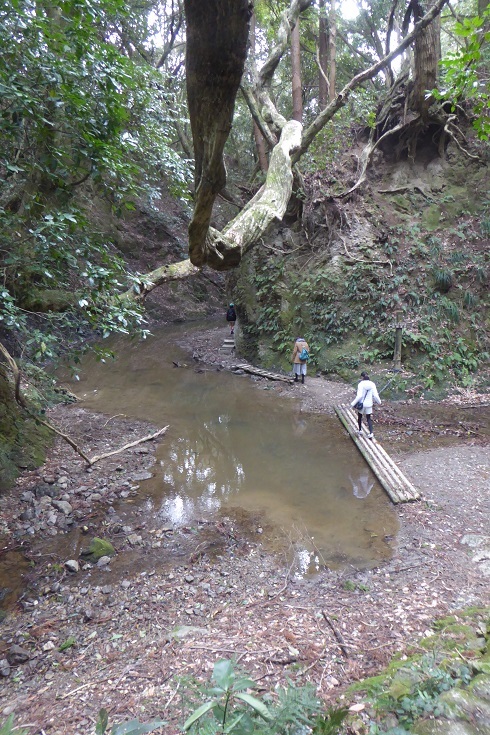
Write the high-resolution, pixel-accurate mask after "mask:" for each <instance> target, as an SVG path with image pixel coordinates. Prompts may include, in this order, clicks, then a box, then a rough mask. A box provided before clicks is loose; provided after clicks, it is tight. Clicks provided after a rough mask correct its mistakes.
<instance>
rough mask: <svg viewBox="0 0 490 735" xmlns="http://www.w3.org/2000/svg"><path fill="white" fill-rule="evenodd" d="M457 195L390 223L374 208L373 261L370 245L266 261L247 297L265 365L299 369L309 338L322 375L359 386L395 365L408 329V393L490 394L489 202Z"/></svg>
mask: <svg viewBox="0 0 490 735" xmlns="http://www.w3.org/2000/svg"><path fill="white" fill-rule="evenodd" d="M453 189H454V187H453ZM453 189H450V188H449V187H448V188H447V190H446V193H444V194H441V195H440V197H439V200H437V201H434V202H432V203H431V204H430V206H429V205H427V206H425V207H424V206H423V201H424V200H423V198H422V197H421V195H418V199H417V196H416V195H415V194H413V193H411V195H410V196H411V199H410V201H409V202H408V205H409V206H408V208H407V211H406V212H405V211H401V210H400V211H398V210H397V208H396V207H394V212H395V214H394V216H393V219H392V221H391V223H390V224H387V223H386V222H385V221H384V220H383V217H385V215H386V212H385V211H384V210H382V209H381V208H380V207H379V206H375V205H374V204H373V203H371V208H369V206H368V205H367V204H366V203H364V206H365V214H366V217H367V219H368V220H369V222H370V224H371V226H373V227H374V226H376V229H377V231H379V233H380V234H379V240H378V242H376V243H375V250H374V252H373V248H372V246H371V247H368V246H367V245H366V244H362V243H357V245H356V244H355V243H352V244H349V248H350V249H349V251H348V252H349V253H351V255H352V253H355V255H352V257H347V256H346V257H340V258H339V257H338V258H336V259H335V260H333V259H332V258H331V257H330V255H329V253H328V252H327V253H326V252H325V251H323V250H321V249H319V250H318V251H317V252H315V253H312V252H309V251H308V250H307V249H306V248H305V249H303V248H299V251H298V252H297V253H296V254H295V255H291V256H289V257H288V258H284V257H283V256H281V255H278V254H275V253H271V252H270V251H263V250H262V251H257V252H255V253H254V254H253V256H252V257H251V258H250V259H249V262H248V263H247V265H246V269H245V268H244V276H245V271H246V277H244V278H242V279H240V278H239V279H238V283H237V300H238V301H241V302H243V304H244V308H245V312H246V318H245V320H244V321H245V322H246V324H245V329H246V331H247V333H248V335H249V339H250V338H251V339H255V341H256V343H257V344H258V345H259V347H258V356H259V358H260V360H261V363H262V364H264V365H266V366H268V367H275V368H280V369H283V370H289V369H290V365H289V357H290V351H291V345H292V341H293V340H294V338H295V337H297V336H299V335H301V336H303V337H305V339H306V340H307V341H308V343H309V344H310V347H311V363H310V366H311V369H314V370H316V371H319V372H320V373H322V374H325V375H330V376H334V377H335V376H338V377H340V378H342V379H344V380H350V379H351V378H352V376H353V375H356V376H357V374H358V372H359V368H360V367H361V366H362V367H366V366H370V365H375V364H376V365H377V364H386V365H392V364H393V353H394V346H395V327H396V325H397V324H401V326H402V330H403V331H402V364H403V368H404V373H405V377H404V379H405V381H406V385H404V386H400V395H401V394H402V392H403V390H404V389H405V388H407V387H408V388H410V387H413V386H415V385H417V384H420V385H421V386H422V388H423V389H424V390H425V391H429V392H433V395H434V397H439V396H440V388H441V386H443V387H444V386H445V384H447V383H448V382H449V383H450V384H457V385H460V386H462V387H472V388H476V387H479V386H480V387H481V385H482V384H483V383H484V382H485V380H488V378H487V377H485V375H486V372H485V371H486V369H487V368H488V365H489V363H490V311H489V297H488V293H489V292H488V280H489V275H490V259H489V253H488V232H489V230H490V228H489V225H488V222H490V201H483V202H481V201H480V202H475V201H471V202H469V201H468V200H469V195H468V191H464V192H463V191H459V189H458V191H456V190H455V189H454V191H453ZM487 198H488V196H487ZM412 199H413V201H412ZM417 207H418V208H419V210H420V211H419V213H418V214H417V211H416V210H417ZM429 209H431V210H432V209H434V210H437V212H438V215H439V220H440V221H438V223H437V226H434V223H432V224H431V225H429V224H428V222H427V216H428V214H427V210H429ZM414 210H415V211H414ZM424 213H425V215H426V216H425V217H424V216H422V214H424ZM252 281H253V285H251V282H252Z"/></svg>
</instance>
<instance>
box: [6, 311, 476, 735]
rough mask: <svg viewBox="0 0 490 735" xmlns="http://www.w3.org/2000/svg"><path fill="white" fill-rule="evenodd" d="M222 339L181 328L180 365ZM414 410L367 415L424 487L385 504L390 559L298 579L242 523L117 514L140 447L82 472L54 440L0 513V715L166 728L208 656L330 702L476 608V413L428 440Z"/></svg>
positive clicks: (94, 441) (261, 385) (86, 421)
mask: <svg viewBox="0 0 490 735" xmlns="http://www.w3.org/2000/svg"><path fill="white" fill-rule="evenodd" d="M224 336H226V327H224V328H223V327H221V326H217V327H216V328H215V329H213V330H209V331H208V332H206V333H200V334H194V333H189V334H188V335H187V336H186V337H185V338H184V339H183V342H184V344H185V346H186V348H187V349H189V350H190V352H191V353H192V354H193V357H194V359H193V360H192V367H190V368H186V369H197V370H208V369H211V370H216V369H218V370H221V369H225V368H226V367H227V366H230V365H231V364H232V363H233V362H234V360H233V358H232V357H227V356H225V355H222V354H220V353H219V346H220V344H221V342H222V340H223V338H224ZM176 369H178V368H176ZM237 379H239V378H237ZM240 379H244V380H252V381H254V383H255V384H256V386H257V389H258V390H260V389H265V388H267V389H268V390H271V389H272V390H274V391H277V394H278V395H282V394H283V393H284V394H289V392H290V391H293V390H294V391H297V392H298V393H300V395H301V396H302V410H304V411H331V410H332V408H331V407H332V405H333V404H334V403H340V402H346V401H347V400H349V399H350V397H351V395H352V389H351V388H350V387H349V386H344V385H342V384H338V383H330V382H328V381H325V380H322V379H320V378H311V377H308V378H307V382H306V385H305V386H284V385H283V384H277V385H272V386H271V384H267V383H266V382H265V381H263V380H260V379H254V378H245V377H243V378H240ZM471 400H472V401H473V402H475V401H476V400H478V401H480V402H481V403H483V402H485V401H484V397H478V398H477V397H474V396H472V397H471ZM422 408H423V407H421V405H420V403H419V402H416V401H413V402H407V404H406V405H405V406H404V407H403V410H400V406H396V407H394V406H390V405H384V406H383V410H382V412H380V413H379V415H378V422H377V428H376V435H377V436H378V438H379V440H380V441H382V442H383V445H384V446H385V447H386V449H387V450H388V451H389V452H391V453H392V454H393V456H396V458H397V460H398V461H399V463H400V466H401V468H402V469H403V471H404V472H406V474H407V475H408V476H409V477H410V479H411V480H412V481H413V482H414V483H415V484H416V486H417V487H418V488H419V489H420V490H421V491H422V493H423V500H422V501H421V502H419V503H415V504H412V505H408V506H403V507H400V508H398V509H397V513H398V516H399V519H400V526H401V530H400V533H399V535H398V537H397V538H396V539H393V540H392V542H391V543H392V550H393V556H392V559H391V560H390V561H389V562H387V563H385V564H383V565H380V566H378V567H377V568H375V569H372V570H370V571H363V572H358V571H355V570H353V569H346V570H343V571H332V570H324V571H323V572H321V573H320V574H318V575H317V576H315V577H312V578H307V579H303V578H301V577H298V576H296V575H295V569H294V566H290V565H289V563H286V560H285V558H278V557H276V556H272V555H269V554H266V553H265V552H264V549H263V545H262V543H261V538H262V537H263V535H264V534H267V531H268V529H267V528H266V527H265V528H264V527H263V524H262V521H261V519H260V518H254V517H253V515H250V514H249V515H248V516H247V517H246V518H244V517H229V516H228V517H221V518H220V519H219V520H217V521H216V522H214V523H213V524H209V523H205V522H203V520H202V519H199V518H196V519H194V520H193V522H192V524H190V525H189V526H188V527H184V528H180V529H178V530H177V529H174V528H172V526H171V524H168V525H166V526H163V527H161V528H160V529H159V530H158V531H157V532H154V531H153V529H151V527H150V524H149V522H148V521H149V519H148V518H147V517H146V516H145V512H144V508H141V509H140V510H138V511H137V512H132V511H131V504H132V500H133V499H134V498H135V497H137V494H138V490H139V487H138V482H139V480H141V479H143V478H144V477H145V476H146V475H145V473H147V472H151V471H152V466H153V462H154V453H155V442H147V443H144V444H141V445H138V446H136V447H133V448H131V449H129V450H126V451H125V452H124V453H122V454H119V455H115V456H114V457H111V458H109V459H106V460H103V461H102V462H100V463H97V464H95V465H94V466H93V468H92V469H91V470H90V471H88V472H87V470H86V466H85V463H84V462H83V460H81V459H80V458H79V457H77V455H75V454H74V453H73V450H72V449H71V448H70V447H68V445H66V444H65V443H62V442H61V440H60V441H58V442H57V444H56V447H55V448H54V450H53V452H52V453H51V455H50V457H49V459H48V462H47V463H46V465H45V466H44V467H43V468H42V469H41V470H40V471H39V472H32V473H26V474H25V475H24V476H23V477H22V478H20V480H19V482H18V485H17V488H16V490H15V493H12V494H10V495H8V496H3V497H2V498H1V501H0V502H1V512H2V529H3V530H2V543H1V546H2V547H3V548H4V549H5V548H10V549H14V548H15V550H16V553H19V552H22V554H23V555H24V556H25V558H26V559H27V564H28V567H27V568H26V572H25V573H26V575H27V578H28V581H29V589H28V592H27V593H25V594H24V596H23V598H22V599H21V600H20V601H19V602H18V603H17V604H16V605H15V607H14V608H12V609H10V610H9V612H8V614H7V616H6V618H5V620H4V621H3V622H2V623H1V627H0V635H1V641H0V661H1V663H0V673H1V675H2V686H1V692H0V712H1V713H2V717H4V716H5V715H7V714H9V713H10V712H15V714H16V722H18V723H22V722H29V723H32V724H33V728H32V732H36V733H38V732H39V733H40V732H41V731H44V732H45V733H46V735H48V734H49V735H54V734H55V733H56V734H57V735H61V734H63V735H65V734H66V735H68V733H70V734H72V733H73V734H75V733H80V735H81V734H82V733H84V735H86V733H87V732H88V731H90V727H91V726H92V725H93V723H94V721H95V719H96V717H97V712H98V710H99V709H100V707H102V706H103V707H106V709H107V710H108V711H109V713H110V721H111V722H113V721H121V720H123V719H124V718H131V717H138V718H140V719H142V720H147V719H150V718H151V717H152V716H156V715H159V716H162V717H163V718H164V719H165V720H167V721H168V722H169V723H171V725H170V726H169V728H168V732H175V724H176V723H178V722H180V723H181V722H182V721H183V719H184V714H185V713H184V712H183V711H182V703H181V699H180V696H181V692H180V690H179V685H178V681H177V677H178V676H182V675H193V676H197V677H198V678H201V677H205V678H207V677H208V676H209V673H210V671H211V669H212V665H213V663H214V661H215V660H216V659H217V658H221V657H225V658H227V657H232V656H235V657H236V658H237V659H238V660H239V661H240V664H241V665H242V666H243V667H244V668H245V669H246V670H247V671H248V672H250V674H251V675H252V677H253V678H257V679H258V678H260V681H261V686H263V687H264V688H265V689H268V688H269V687H272V686H273V685H274V684H275V683H276V682H280V681H285V680H286V679H291V680H293V681H294V682H295V683H297V684H303V683H306V682H307V681H310V682H313V683H314V684H315V686H317V687H318V691H319V692H320V693H321V695H322V696H324V697H325V699H327V700H329V701H332V700H334V699H337V698H339V697H342V693H343V691H344V690H345V688H346V685H347V684H348V683H350V682H352V681H354V680H356V679H358V678H360V677H364V676H366V675H369V674H373V673H375V672H376V671H377V670H378V669H379V668H380V667H381V666H382V665H383V664H384V663H385V662H386V661H387V660H388V659H389V658H390V657H391V656H392V654H393V653H394V652H395V651H403V650H405V649H406V647H407V646H408V645H411V644H413V645H417V642H418V641H419V640H420V639H421V638H422V637H424V636H426V635H427V633H428V632H429V633H430V626H431V622H432V620H433V619H434V618H436V617H438V616H441V615H444V614H446V613H448V612H450V611H453V610H455V609H458V608H461V607H463V606H466V605H475V606H478V605H488V604H489V599H488V588H489V579H490V577H489V574H490V568H489V566H490V564H489V557H490V551H489V549H488V546H489V543H490V542H489V541H488V535H489V530H488V517H489V516H490V508H489V499H490V469H489V466H488V422H489V416H488V408H481V409H480V413H479V414H478V416H479V423H478V425H477V422H476V421H475V420H474V419H472V423H471V427H472V428H468V426H469V424H468V419H467V418H464V419H462V421H465V422H466V427H467V428H466V429H464V428H461V426H459V425H458V424H457V423H455V422H454V421H452V422H451V424H452V425H450V426H448V427H442V428H441V427H439V428H435V427H434V422H433V421H429V420H428V419H427V418H426V417H425V416H424V415H423V413H424V412H423V411H422ZM424 411H425V408H424ZM461 412H466V409H463V408H462V409H461ZM465 415H466V413H465ZM390 416H392V417H393V421H392V422H391V423H390ZM405 417H406V424H400V419H401V418H405ZM51 418H52V420H53V421H54V422H56V423H57V425H58V426H60V427H61V428H62V429H63V431H65V432H66V433H68V434H70V436H72V437H73V438H75V440H76V441H77V442H80V444H81V445H83V447H84V449H85V450H87V452H88V453H89V454H90V455H92V454H98V453H102V452H104V451H109V450H110V449H113V448H115V447H117V446H121V445H123V444H126V443H129V442H131V441H134V440H135V439H136V438H138V437H141V436H144V435H146V434H148V433H150V432H151V431H152V430H154V429H156V428H159V427H154V426H150V425H146V424H145V423H144V422H141V421H140V422H135V421H128V420H126V419H124V418H122V417H120V416H115V417H107V416H102V415H100V414H96V413H92V412H88V411H86V410H84V408H83V406H81V405H79V404H78V405H73V406H58V407H57V408H56V409H54V410H53V411H52V412H51ZM407 432H412V433H411V434H408V433H407ZM163 441H165V439H163ZM441 442H442V444H443V445H442V446H441ZM421 446H423V449H421V448H420V447H421ZM63 504H67V505H63ZM68 506H70V507H68ZM26 511H27V515H26ZM29 511H30V512H29ZM22 516H23V517H22ZM29 529H31V530H29ZM150 530H152V531H153V532H151V533H150ZM94 536H99V537H103V538H107V539H108V540H110V541H111V543H112V544H113V546H114V548H115V551H116V555H115V556H113V557H110V559H109V561H108V562H106V563H104V564H103V565H98V564H97V563H94V562H93V561H90V560H83V559H80V556H79V552H80V551H81V550H82V549H83V548H84V547H85V546H86V545H88V541H89V540H90V538H92V537H94ZM66 538H69V539H70V544H71V546H70V548H69V550H70V554H69V555H67V554H66V551H67V548H66ZM60 539H62V540H63V544H61V542H60ZM60 545H61V546H63V550H64V556H61V555H60ZM142 552H143V553H142ZM3 556H4V557H5V554H4V555H3ZM67 556H69V557H70V558H67ZM71 560H80V568H79V571H78V572H76V571H74V572H70V571H69V570H68V568H67V566H66V562H67V561H71ZM136 560H137V561H136ZM325 615H327V616H328V617H329V619H330V620H331V622H332V623H333V626H334V628H335V630H336V632H337V634H338V635H335V633H334V631H333V630H332V628H331V627H330V626H329V625H327V622H326V618H325ZM339 636H340V637H341V639H342V640H343V642H344V645H343V646H341V645H340V644H339ZM469 655H471V654H469Z"/></svg>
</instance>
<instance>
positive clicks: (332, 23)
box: [328, 0, 337, 102]
mask: <svg viewBox="0 0 490 735" xmlns="http://www.w3.org/2000/svg"><path fill="white" fill-rule="evenodd" d="M328 45H329V52H330V70H329V71H330V73H329V75H328V82H329V90H328V99H329V102H333V100H334V99H335V84H336V77H337V11H336V8H335V0H330V17H329V34H328Z"/></svg>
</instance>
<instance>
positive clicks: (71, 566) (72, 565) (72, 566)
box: [65, 559, 80, 574]
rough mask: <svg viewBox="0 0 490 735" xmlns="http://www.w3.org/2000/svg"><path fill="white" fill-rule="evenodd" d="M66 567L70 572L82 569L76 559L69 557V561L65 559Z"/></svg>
mask: <svg viewBox="0 0 490 735" xmlns="http://www.w3.org/2000/svg"><path fill="white" fill-rule="evenodd" d="M65 567H66V569H68V571H69V572H73V573H74V574H76V573H77V572H79V571H80V565H79V564H78V562H77V561H76V559H68V561H65Z"/></svg>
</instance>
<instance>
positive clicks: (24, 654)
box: [7, 644, 31, 666]
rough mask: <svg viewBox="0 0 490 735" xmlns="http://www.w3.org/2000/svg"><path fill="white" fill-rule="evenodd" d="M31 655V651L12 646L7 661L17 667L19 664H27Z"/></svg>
mask: <svg viewBox="0 0 490 735" xmlns="http://www.w3.org/2000/svg"><path fill="white" fill-rule="evenodd" d="M30 655H31V654H30V653H29V651H26V649H25V648H21V647H20V646H17V645H16V644H14V645H13V646H10V648H9V650H8V652H7V660H8V663H9V664H10V665H11V666H17V665H18V664H25V662H26V661H28V660H29V658H30Z"/></svg>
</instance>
